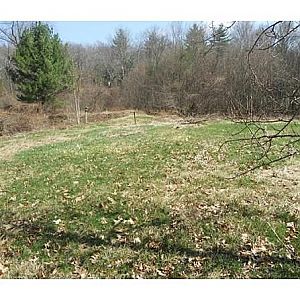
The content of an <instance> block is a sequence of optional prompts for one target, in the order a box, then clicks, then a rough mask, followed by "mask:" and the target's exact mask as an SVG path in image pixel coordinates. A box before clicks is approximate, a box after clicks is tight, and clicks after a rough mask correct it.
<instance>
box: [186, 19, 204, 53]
mask: <svg viewBox="0 0 300 300" xmlns="http://www.w3.org/2000/svg"><path fill="white" fill-rule="evenodd" d="M204 44H205V42H204V30H203V28H201V27H199V26H198V25H197V24H193V26H192V27H190V28H189V30H188V32H187V34H186V38H185V48H186V50H187V51H188V52H191V53H193V54H194V53H196V52H197V51H198V50H199V49H201V48H202V47H203V46H204Z"/></svg>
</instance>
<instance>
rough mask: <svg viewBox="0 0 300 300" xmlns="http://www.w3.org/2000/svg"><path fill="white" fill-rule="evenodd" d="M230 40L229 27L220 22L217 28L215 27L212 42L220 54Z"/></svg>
mask: <svg viewBox="0 0 300 300" xmlns="http://www.w3.org/2000/svg"><path fill="white" fill-rule="evenodd" d="M229 42H230V38H229V34H228V29H227V28H226V27H225V26H224V25H223V24H220V25H219V26H218V27H217V28H215V27H213V39H212V40H211V44H212V46H213V47H214V48H215V49H216V51H217V53H218V54H221V53H223V52H224V49H225V47H226V46H227V45H228V44H229Z"/></svg>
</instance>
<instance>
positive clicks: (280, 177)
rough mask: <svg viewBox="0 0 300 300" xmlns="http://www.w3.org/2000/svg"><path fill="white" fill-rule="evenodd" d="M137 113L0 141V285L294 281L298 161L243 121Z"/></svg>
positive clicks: (299, 261)
mask: <svg viewBox="0 0 300 300" xmlns="http://www.w3.org/2000/svg"><path fill="white" fill-rule="evenodd" d="M137 120H138V124H137V125H136V126H134V125H133V124H132V123H133V121H132V116H128V117H123V118H119V119H114V120H110V121H107V122H105V123H102V124H98V125H95V124H91V125H87V126H81V127H74V128H71V129H67V130H60V131H59V130H56V131H54V130H49V131H43V132H34V133H26V134H22V135H16V136H14V137H2V138H1V139H0V216H1V219H0V278H300V237H299V234H298V232H297V228H299V225H300V221H299V214H300V182H299V178H300V164H299V162H298V161H296V160H289V161H285V162H284V163H282V162H281V163H278V164H276V165H275V166H274V168H273V169H268V168H265V169H259V170H256V171H255V172H253V173H251V174H247V175H245V176H242V177H237V178H235V179H228V178H227V177H228V176H231V175H233V174H235V172H237V171H239V169H242V166H243V163H244V161H245V160H247V159H250V158H251V157H252V154H251V153H250V152H249V155H248V156H247V155H246V156H243V155H241V153H240V152H239V151H238V150H237V149H238V148H237V147H236V145H235V144H228V145H226V146H225V147H224V148H222V150H221V151H219V145H220V143H222V142H223V141H224V140H226V139H228V138H230V137H231V133H233V132H235V131H238V129H239V127H240V126H242V125H239V124H233V123H230V122H228V121H209V122H206V123H203V124H200V125H178V126H177V125H176V122H175V121H176V120H174V119H171V118H169V119H168V118H165V119H162V118H158V117H150V116H146V115H139V116H138V119H137Z"/></svg>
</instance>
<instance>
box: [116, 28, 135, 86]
mask: <svg viewBox="0 0 300 300" xmlns="http://www.w3.org/2000/svg"><path fill="white" fill-rule="evenodd" d="M111 49H112V51H113V57H114V60H115V66H116V74H117V79H118V81H119V82H121V81H122V80H123V79H124V77H125V76H126V75H127V74H128V72H129V70H130V69H131V68H132V65H133V61H132V56H131V54H130V41H129V36H128V33H127V32H126V31H125V30H123V29H118V30H117V32H116V33H115V36H114V38H113V41H112V45H111Z"/></svg>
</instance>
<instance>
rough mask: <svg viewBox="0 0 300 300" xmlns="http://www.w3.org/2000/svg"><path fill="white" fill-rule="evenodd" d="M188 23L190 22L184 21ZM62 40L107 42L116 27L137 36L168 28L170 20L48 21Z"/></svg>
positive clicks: (84, 42) (91, 42) (82, 42)
mask: <svg viewBox="0 0 300 300" xmlns="http://www.w3.org/2000/svg"><path fill="white" fill-rule="evenodd" d="M184 23H185V24H187V25H189V24H191V23H192V22H184ZM50 24H51V26H52V27H53V29H54V31H55V32H56V33H58V34H59V36H60V38H61V40H62V41H63V42H66V43H67V42H72V43H81V44H85V45H86V44H93V43H95V42H108V41H109V40H110V39H111V38H112V37H113V36H114V33H115V31H116V29H118V28H122V29H127V30H128V31H129V32H130V35H131V37H132V38H138V37H139V36H140V35H141V34H142V33H143V32H144V31H145V30H147V29H150V28H153V27H158V28H160V29H162V30H164V29H166V30H167V29H168V28H169V27H170V25H171V22H170V21H165V22H164V21H152V22H151V21H147V22H146V21H131V22H130V21H123V22H120V21H102V22H101V21H99V22H95V21H77V22H76V21H63V22H57V21H56V22H50Z"/></svg>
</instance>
